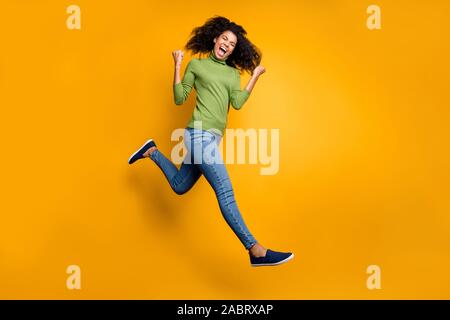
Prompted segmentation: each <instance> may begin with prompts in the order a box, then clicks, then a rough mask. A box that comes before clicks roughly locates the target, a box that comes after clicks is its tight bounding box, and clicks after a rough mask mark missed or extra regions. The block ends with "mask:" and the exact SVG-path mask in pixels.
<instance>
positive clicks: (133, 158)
mask: <svg viewBox="0 0 450 320" xmlns="http://www.w3.org/2000/svg"><path fill="white" fill-rule="evenodd" d="M151 147H156V143H155V142H154V141H153V139H150V140H147V141H146V142H145V143H144V145H143V146H142V147H140V148H139V149H138V150H137V151H136V152H135V153H133V154H132V155H131V157H130V158H129V159H128V163H129V164H132V163H134V162H135V161H137V160H139V159H142V158H144V156H143V154H144V153H145V151H147V150H148V149H150V148H151Z"/></svg>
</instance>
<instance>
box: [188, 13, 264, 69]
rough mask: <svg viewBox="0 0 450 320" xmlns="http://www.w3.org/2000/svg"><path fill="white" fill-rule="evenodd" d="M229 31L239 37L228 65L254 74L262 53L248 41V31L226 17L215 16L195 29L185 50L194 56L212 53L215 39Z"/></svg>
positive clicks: (229, 57) (227, 61) (228, 59)
mask: <svg viewBox="0 0 450 320" xmlns="http://www.w3.org/2000/svg"><path fill="white" fill-rule="evenodd" d="M227 30H229V31H231V32H233V33H234V34H235V35H236V37H237V43H236V46H235V48H234V50H233V52H232V53H231V55H230V56H228V58H227V60H226V63H227V65H229V66H231V67H234V68H237V69H238V70H239V71H247V72H248V73H250V74H253V70H254V69H255V68H256V67H257V66H258V65H259V63H260V62H261V56H262V55H261V52H260V50H259V49H258V48H257V47H256V46H255V45H253V44H252V43H251V42H250V40H248V39H247V37H246V35H247V31H245V29H244V28H243V27H242V26H240V25H238V24H236V23H234V22H232V21H230V20H228V19H227V18H225V17H221V16H215V17H213V18H210V19H208V20H207V21H206V23H205V24H204V25H202V26H200V27H196V28H194V30H192V32H191V36H190V39H189V41H188V42H187V44H186V46H185V48H186V49H187V50H191V51H192V53H193V54H196V53H200V54H206V53H210V52H211V50H212V49H213V48H214V41H213V40H214V38H216V37H218V36H219V35H221V34H222V33H223V32H224V31H227Z"/></svg>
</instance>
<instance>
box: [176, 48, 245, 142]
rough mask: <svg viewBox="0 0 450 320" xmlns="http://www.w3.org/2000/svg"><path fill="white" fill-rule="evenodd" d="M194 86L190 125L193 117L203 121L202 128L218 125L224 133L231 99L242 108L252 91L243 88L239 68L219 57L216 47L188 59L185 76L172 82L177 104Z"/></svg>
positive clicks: (238, 107)
mask: <svg viewBox="0 0 450 320" xmlns="http://www.w3.org/2000/svg"><path fill="white" fill-rule="evenodd" d="M192 87H194V88H195V90H196V91H197V100H196V106H195V109H194V112H193V113H192V117H191V119H190V120H189V123H188V125H187V127H190V128H194V121H201V124H202V129H203V130H208V129H211V128H215V129H217V130H219V131H220V132H221V133H222V135H223V134H224V131H225V128H226V124H227V116H228V111H229V109H230V103H231V105H232V106H233V108H234V109H236V110H238V109H240V108H241V107H242V106H243V105H244V103H245V101H247V99H248V97H249V95H250V92H249V91H247V90H246V89H244V90H241V81H240V74H239V71H238V69H236V68H233V67H230V66H229V65H227V64H226V62H225V60H219V59H218V58H217V57H216V56H215V54H214V51H211V53H210V54H209V56H208V58H206V59H197V58H194V59H192V60H191V61H189V63H188V65H187V67H186V71H185V73H184V77H183V80H181V82H179V83H177V84H175V85H174V86H173V93H174V98H175V104H177V105H181V104H183V102H184V101H186V99H187V97H188V96H189V93H190V92H191V90H192Z"/></svg>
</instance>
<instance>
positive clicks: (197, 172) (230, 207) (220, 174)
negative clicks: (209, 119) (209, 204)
mask: <svg viewBox="0 0 450 320" xmlns="http://www.w3.org/2000/svg"><path fill="white" fill-rule="evenodd" d="M221 139H222V136H221V135H220V134H218V133H216V132H214V131H212V130H202V129H198V128H185V131H184V144H185V146H186V149H187V154H186V156H185V158H184V159H183V162H182V164H181V166H180V168H179V169H178V168H177V167H176V166H175V165H174V164H173V163H172V162H171V161H170V160H169V159H167V158H166V157H165V156H164V155H163V154H162V153H161V152H160V151H159V150H158V149H156V150H155V151H154V152H153V153H152V154H151V155H150V159H152V160H153V161H154V162H155V163H156V164H157V165H158V167H159V168H160V169H161V170H162V172H163V173H164V175H165V177H166V178H167V181H168V182H169V184H170V186H171V187H172V189H173V190H174V191H175V192H176V193H177V194H184V193H186V192H187V191H189V190H190V189H191V188H192V186H193V185H194V184H195V183H196V182H197V180H198V179H199V178H200V177H201V175H202V174H203V175H204V176H205V178H206V180H207V181H208V183H209V184H210V185H211V187H212V188H213V189H214V192H215V194H216V197H217V200H218V202H219V207H220V210H221V212H222V215H223V217H224V218H225V221H226V222H227V223H228V225H229V226H230V227H231V229H232V230H233V231H234V233H235V234H236V236H237V237H238V238H239V240H240V241H241V242H242V244H243V245H244V247H245V249H247V250H248V249H250V247H252V246H253V245H254V244H255V243H256V242H257V241H256V239H255V238H254V237H253V235H252V234H251V233H250V231H249V230H248V228H247V226H246V224H245V222H244V220H243V218H242V216H241V213H240V212H239V208H238V206H237V204H236V200H235V198H234V191H233V187H232V185H231V180H230V177H229V176H228V172H227V169H226V167H225V164H224V163H223V159H222V156H221V154H220V150H219V148H218V146H219V143H220V140H221Z"/></svg>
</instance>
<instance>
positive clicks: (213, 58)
mask: <svg viewBox="0 0 450 320" xmlns="http://www.w3.org/2000/svg"><path fill="white" fill-rule="evenodd" d="M209 59H211V60H212V61H214V62H217V63H220V64H224V65H226V64H227V63H226V62H225V60H226V58H225V60H220V59H218V58H216V54H215V53H214V49H212V50H211V52H210V53H209Z"/></svg>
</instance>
